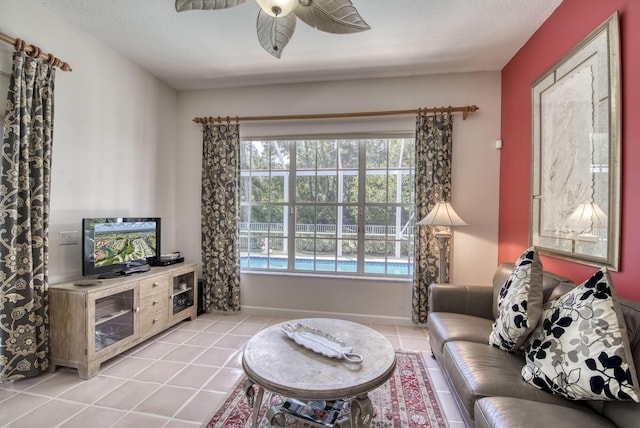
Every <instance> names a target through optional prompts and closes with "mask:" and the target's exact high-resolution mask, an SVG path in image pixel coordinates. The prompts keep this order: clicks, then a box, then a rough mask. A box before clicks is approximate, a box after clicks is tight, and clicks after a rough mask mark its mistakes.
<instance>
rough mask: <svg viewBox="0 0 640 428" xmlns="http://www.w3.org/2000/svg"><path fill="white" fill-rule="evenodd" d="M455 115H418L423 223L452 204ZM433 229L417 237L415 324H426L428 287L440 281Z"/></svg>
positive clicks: (419, 202) (418, 181)
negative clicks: (441, 204)
mask: <svg viewBox="0 0 640 428" xmlns="http://www.w3.org/2000/svg"><path fill="white" fill-rule="evenodd" d="M452 132H453V115H452V114H451V113H438V114H433V115H426V114H422V113H420V114H418V116H417V117H416V139H415V145H416V147H415V150H416V152H415V168H416V171H415V177H416V179H415V183H416V184H415V186H416V192H415V194H416V210H415V212H416V219H417V220H420V219H422V218H424V217H426V215H427V214H428V213H429V211H431V209H432V208H433V207H434V205H435V204H436V203H437V202H440V201H449V200H451V148H452V140H451V134H452ZM431 229H432V228H431V227H428V226H417V230H416V234H415V265H414V266H415V268H414V279H413V298H412V314H411V319H412V321H413V322H414V323H416V324H418V323H425V322H427V316H428V314H429V307H428V306H429V303H428V297H429V295H428V290H429V285H430V284H431V283H433V282H435V281H436V280H437V278H438V269H439V263H440V250H439V247H438V240H437V239H436V237H435V235H434V233H433V231H432V230H431ZM449 252H450V243H449V240H447V247H446V249H445V257H446V260H445V266H447V268H446V269H447V270H446V271H445V272H443V275H442V280H443V281H444V282H448V281H449V271H448V266H449Z"/></svg>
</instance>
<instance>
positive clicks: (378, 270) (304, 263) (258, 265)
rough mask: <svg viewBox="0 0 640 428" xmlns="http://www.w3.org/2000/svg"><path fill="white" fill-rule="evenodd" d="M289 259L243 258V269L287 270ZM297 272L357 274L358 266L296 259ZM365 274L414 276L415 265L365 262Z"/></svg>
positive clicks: (347, 262) (334, 261)
mask: <svg viewBox="0 0 640 428" xmlns="http://www.w3.org/2000/svg"><path fill="white" fill-rule="evenodd" d="M287 263H288V262H287V259H286V258H284V257H264V256H251V257H248V256H242V257H240V267H241V268H251V269H275V270H287ZM294 270H295V271H312V272H314V271H315V272H345V273H357V272H358V266H357V263H356V261H355V260H323V259H317V260H315V267H314V260H313V259H303V258H297V259H295V268H294ZM364 273H366V274H386V275H405V276H407V275H413V263H408V262H391V261H387V262H384V261H372V260H365V262H364Z"/></svg>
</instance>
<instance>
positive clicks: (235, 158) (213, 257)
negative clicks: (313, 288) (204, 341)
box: [201, 123, 240, 312]
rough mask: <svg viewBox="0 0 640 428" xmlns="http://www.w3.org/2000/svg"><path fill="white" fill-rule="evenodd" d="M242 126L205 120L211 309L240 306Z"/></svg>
mask: <svg viewBox="0 0 640 428" xmlns="http://www.w3.org/2000/svg"><path fill="white" fill-rule="evenodd" d="M239 189H240V126H239V125H231V124H229V123H226V124H205V125H204V132H203V142H202V214H201V222H202V227H201V232H202V277H203V280H204V281H203V282H204V285H205V293H204V296H205V308H206V309H207V310H214V311H224V312H234V311H238V310H240V250H239V247H238V218H239V215H240V197H239Z"/></svg>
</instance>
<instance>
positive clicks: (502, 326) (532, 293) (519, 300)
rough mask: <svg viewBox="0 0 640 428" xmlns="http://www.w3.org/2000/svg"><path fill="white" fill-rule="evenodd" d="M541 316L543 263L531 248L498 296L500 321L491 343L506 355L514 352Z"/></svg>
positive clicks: (517, 263)
mask: <svg viewBox="0 0 640 428" xmlns="http://www.w3.org/2000/svg"><path fill="white" fill-rule="evenodd" d="M541 312H542V263H540V257H539V256H538V252H537V251H536V250H535V249H534V248H533V247H530V248H528V249H527V250H526V251H525V252H524V253H522V255H521V256H520V258H518V261H516V264H515V267H514V269H513V272H512V273H511V275H510V276H509V278H508V279H507V280H506V281H505V283H504V285H503V286H502V289H501V290H500V294H499V295H498V319H497V320H496V321H495V322H494V323H493V330H492V332H491V335H490V336H489V343H490V344H491V345H493V346H496V347H498V348H500V349H502V350H504V351H515V350H517V349H519V348H520V347H521V346H522V345H523V344H524V342H525V341H526V340H527V338H528V337H529V335H530V334H531V332H532V331H533V329H534V328H535V327H536V324H537V323H538V320H539V319H540V314H541Z"/></svg>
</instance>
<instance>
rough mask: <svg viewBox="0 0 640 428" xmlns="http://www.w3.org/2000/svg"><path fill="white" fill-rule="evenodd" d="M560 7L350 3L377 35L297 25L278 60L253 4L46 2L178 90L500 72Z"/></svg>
mask: <svg viewBox="0 0 640 428" xmlns="http://www.w3.org/2000/svg"><path fill="white" fill-rule="evenodd" d="M318 1H320V0H318ZM561 1H562V0H393V1H392V0H352V3H353V4H354V5H355V6H356V8H357V9H358V11H359V13H360V15H361V16H362V17H363V19H364V20H365V21H366V22H367V23H368V24H369V25H370V26H371V29H370V30H368V31H365V32H362V33H357V34H328V33H323V32H320V31H318V30H314V29H312V28H311V27H309V26H307V25H306V24H304V23H303V22H302V21H300V20H298V24H297V28H296V31H295V34H294V35H293V38H292V39H291V41H290V42H289V44H288V46H287V47H286V48H285V50H284V51H283V53H282V58H281V59H277V58H274V57H273V56H271V55H270V54H268V53H267V52H265V51H264V50H263V49H262V47H261V46H260V45H259V43H258V40H257V37H256V30H255V27H256V17H257V15H258V10H259V6H258V5H257V3H256V2H255V1H253V0H247V2H246V3H244V4H242V5H239V6H237V7H235V8H231V9H225V10H217V11H188V12H181V13H177V12H176V11H175V2H174V0H108V1H107V0H40V2H41V3H42V4H43V5H44V6H45V7H46V8H48V9H49V10H51V11H52V12H54V13H56V14H58V15H60V17H62V18H63V19H66V20H68V21H69V22H71V23H72V24H74V25H76V26H78V27H80V28H82V29H83V30H85V31H87V32H88V33H90V34H92V35H93V36H94V37H95V38H96V39H98V40H101V41H103V42H104V43H106V44H108V45H109V46H111V47H112V48H113V49H115V50H116V51H118V52H120V53H122V54H123V55H124V56H126V57H128V58H130V59H131V60H133V61H134V62H135V63H137V64H139V65H140V66H141V67H143V68H144V69H146V70H148V71H149V72H151V73H152V74H154V75H156V76H157V77H158V78H160V79H161V80H163V81H164V82H166V83H167V84H169V85H170V86H172V87H174V88H176V89H178V90H186V89H203V88H219V87H233V86H245V85H260V84H277V83H287V82H314V81H324V80H344V79H362V78H377V77H394V76H412V75H426V74H441V73H451V72H471V71H492V70H500V69H501V68H502V67H503V66H504V65H505V64H506V63H507V62H508V61H509V59H511V57H512V56H513V55H514V54H515V53H516V52H517V51H518V49H520V47H521V46H522V45H523V44H524V43H525V42H526V41H527V40H528V39H529V37H531V35H532V34H533V33H534V32H535V31H536V29H537V28H538V27H539V26H540V25H541V24H542V23H543V22H544V21H545V19H546V18H547V17H548V16H549V15H550V14H551V13H552V12H553V11H554V10H555V8H556V7H557V6H558V5H559V4H560V3H561Z"/></svg>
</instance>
